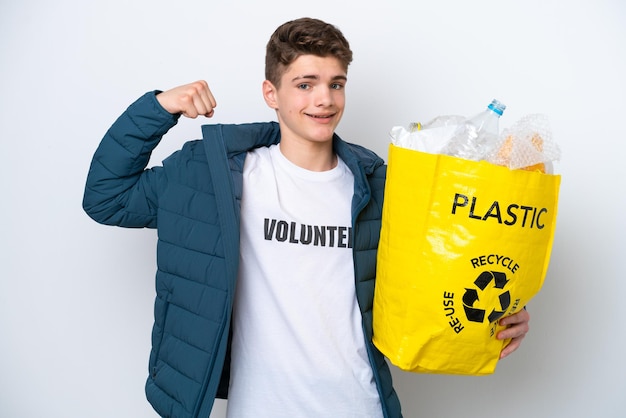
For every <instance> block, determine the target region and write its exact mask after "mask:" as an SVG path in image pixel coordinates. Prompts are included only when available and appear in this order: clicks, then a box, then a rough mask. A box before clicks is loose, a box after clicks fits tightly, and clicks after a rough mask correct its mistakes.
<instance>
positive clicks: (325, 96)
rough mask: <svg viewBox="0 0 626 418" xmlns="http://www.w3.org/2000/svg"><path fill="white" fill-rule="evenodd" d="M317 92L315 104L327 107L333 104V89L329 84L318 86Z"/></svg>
mask: <svg viewBox="0 0 626 418" xmlns="http://www.w3.org/2000/svg"><path fill="white" fill-rule="evenodd" d="M315 93H316V94H315V106H318V107H326V106H330V105H332V104H333V102H334V99H333V94H332V93H333V91H332V90H331V88H330V87H329V86H318V88H317V89H316V92H315Z"/></svg>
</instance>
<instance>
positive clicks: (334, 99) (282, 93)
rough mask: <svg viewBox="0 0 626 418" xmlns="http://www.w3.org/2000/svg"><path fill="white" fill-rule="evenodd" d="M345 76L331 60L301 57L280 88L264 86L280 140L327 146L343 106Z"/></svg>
mask: <svg viewBox="0 0 626 418" xmlns="http://www.w3.org/2000/svg"><path fill="white" fill-rule="evenodd" d="M346 82H347V74H346V71H345V70H344V68H343V67H342V65H341V64H340V62H339V60H337V59H336V58H334V57H318V56H315V55H302V56H300V57H298V58H297V59H296V60H295V61H294V62H293V63H292V64H291V65H290V66H289V67H287V69H286V71H285V73H284V74H283V75H282V77H281V83H280V88H278V89H277V88H276V86H274V85H273V84H272V83H270V82H269V81H265V82H264V84H263V92H264V97H265V100H266V102H267V104H268V105H269V106H270V107H271V108H273V109H275V110H276V113H277V115H278V121H279V123H280V125H281V134H282V139H281V140H282V141H285V140H287V141H296V142H301V141H307V142H312V143H319V144H322V143H328V142H330V141H331V140H332V137H333V133H334V132H335V128H336V127H337V125H338V124H339V121H340V120H341V116H342V115H343V110H344V107H345V85H346Z"/></svg>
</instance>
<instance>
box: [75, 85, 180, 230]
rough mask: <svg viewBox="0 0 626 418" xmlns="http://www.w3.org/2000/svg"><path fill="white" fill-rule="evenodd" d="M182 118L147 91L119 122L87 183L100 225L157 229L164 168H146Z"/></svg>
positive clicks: (89, 205) (88, 202) (86, 200)
mask: <svg viewBox="0 0 626 418" xmlns="http://www.w3.org/2000/svg"><path fill="white" fill-rule="evenodd" d="M178 118H179V115H171V114H170V113H168V112H167V111H166V110H165V109H163V108H162V107H161V105H160V104H159V102H158V101H157V99H156V94H155V92H151V93H146V94H145V95H144V96H142V97H141V98H139V99H138V100H137V101H136V102H134V103H133V104H131V105H130V106H129V107H128V109H127V110H126V111H125V112H124V113H123V114H122V115H121V116H120V117H119V118H118V119H117V120H116V121H115V123H114V124H113V125H112V126H111V127H110V128H109V130H108V131H107V133H106V134H105V135H104V137H103V139H102V141H101V142H100V145H99V146H98V148H97V150H96V152H95V154H94V156H93V159H92V161H91V166H90V168H89V173H88V175H87V182H86V185H85V192H84V196H83V209H84V210H85V212H86V213H87V214H88V215H89V216H90V217H91V218H92V219H94V220H95V221H96V222H99V223H102V224H106V225H117V226H123V227H129V228H139V227H149V228H155V227H156V212H157V202H158V194H159V190H162V188H163V187H164V184H163V183H164V182H166V178H165V174H164V171H163V168H162V167H154V168H151V169H146V166H147V165H148V162H149V160H150V155H151V153H152V151H153V150H154V148H155V147H156V146H157V145H158V143H159V142H160V140H161V138H162V136H163V135H165V133H166V132H167V131H168V130H169V129H170V128H172V127H173V126H174V125H176V123H177V121H178Z"/></svg>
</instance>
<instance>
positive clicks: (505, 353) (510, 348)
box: [500, 337, 524, 359]
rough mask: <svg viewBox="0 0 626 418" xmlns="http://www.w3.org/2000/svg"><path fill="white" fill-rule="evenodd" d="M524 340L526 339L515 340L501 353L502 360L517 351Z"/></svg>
mask: <svg viewBox="0 0 626 418" xmlns="http://www.w3.org/2000/svg"><path fill="white" fill-rule="evenodd" d="M523 339H524V337H519V338H513V339H512V340H511V341H510V342H509V343H508V344H507V345H506V346H505V347H504V348H503V349H502V351H501V352H500V359H503V358H505V357H508V356H509V355H511V353H513V352H514V351H515V350H517V349H518V348H519V346H520V345H521V344H522V340H523Z"/></svg>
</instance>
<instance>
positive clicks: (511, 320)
mask: <svg viewBox="0 0 626 418" xmlns="http://www.w3.org/2000/svg"><path fill="white" fill-rule="evenodd" d="M528 321H530V314H529V313H528V311H527V310H526V309H522V310H521V311H519V312H517V313H514V314H513V315H510V316H507V317H504V318H502V319H501V320H500V325H502V326H508V325H514V324H519V323H522V322H528Z"/></svg>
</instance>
